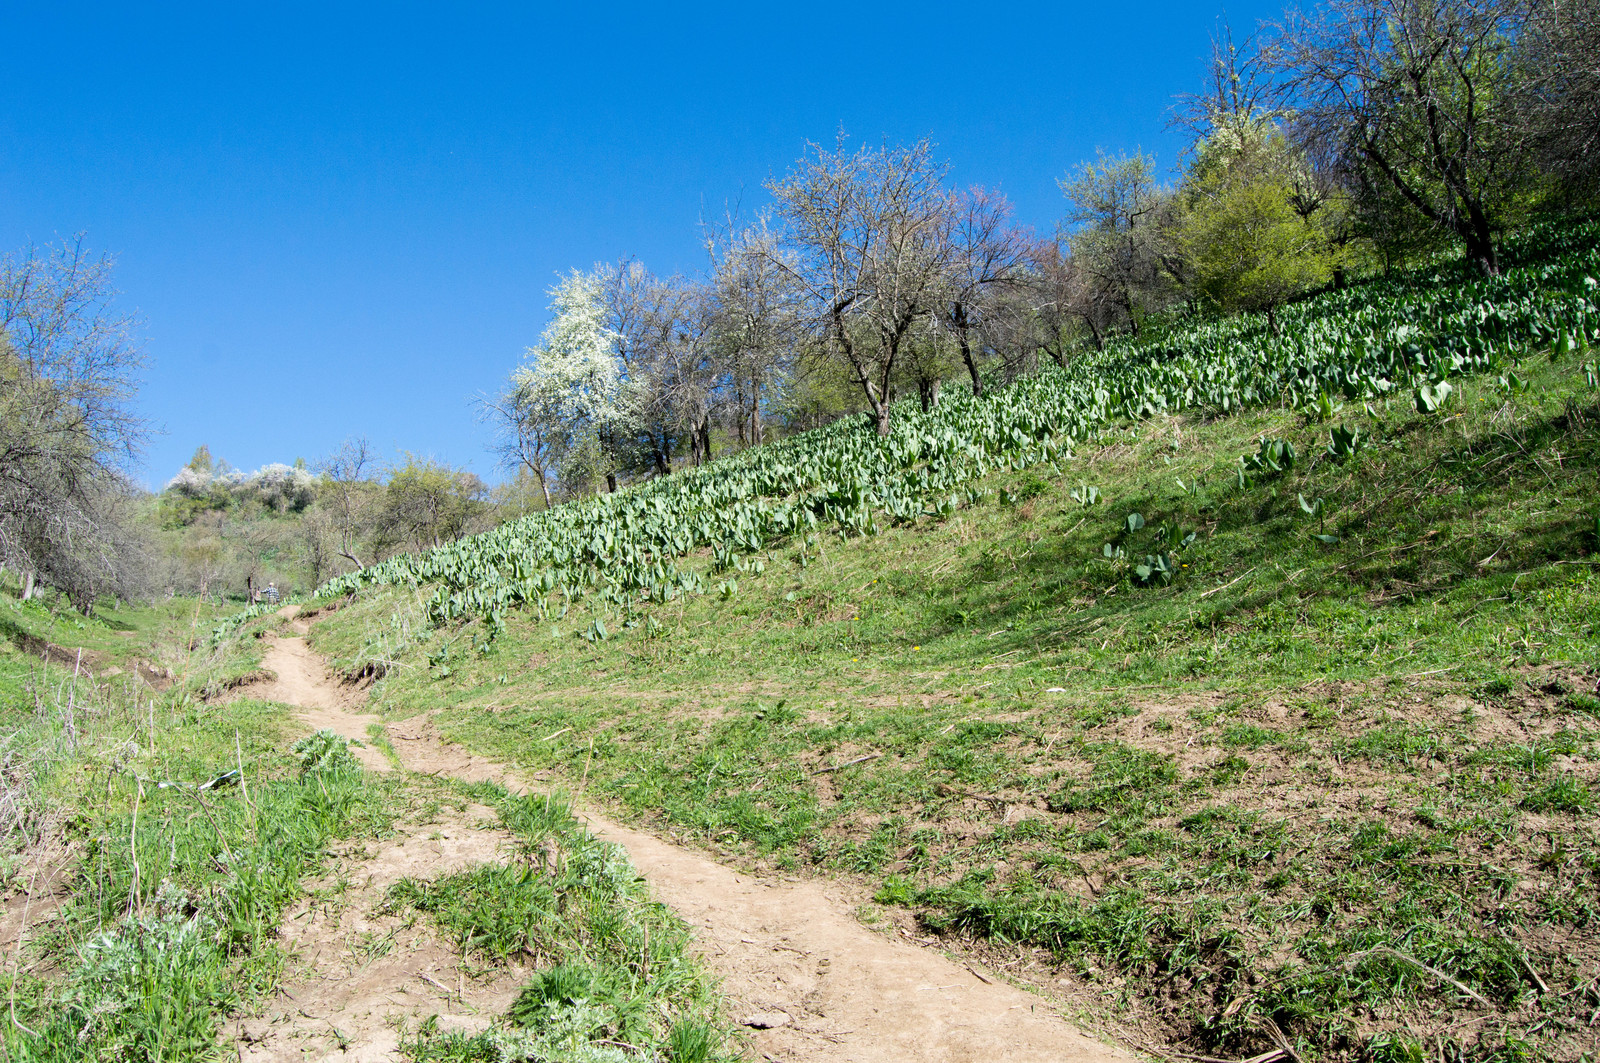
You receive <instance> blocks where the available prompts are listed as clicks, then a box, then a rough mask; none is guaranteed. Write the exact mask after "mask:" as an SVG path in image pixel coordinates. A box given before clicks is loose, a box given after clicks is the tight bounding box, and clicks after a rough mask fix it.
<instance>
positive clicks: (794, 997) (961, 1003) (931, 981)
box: [241, 622, 1134, 1063]
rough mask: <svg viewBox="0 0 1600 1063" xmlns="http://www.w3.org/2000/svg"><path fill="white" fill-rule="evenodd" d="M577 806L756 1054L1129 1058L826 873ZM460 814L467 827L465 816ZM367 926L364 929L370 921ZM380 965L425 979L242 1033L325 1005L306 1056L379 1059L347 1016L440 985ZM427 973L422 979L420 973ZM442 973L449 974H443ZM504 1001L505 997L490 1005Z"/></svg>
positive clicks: (348, 726) (498, 988) (469, 762)
mask: <svg viewBox="0 0 1600 1063" xmlns="http://www.w3.org/2000/svg"><path fill="white" fill-rule="evenodd" d="M295 627H296V630H299V631H301V632H302V633H303V632H304V631H305V630H306V627H305V625H304V624H301V623H299V622H295ZM263 663H264V665H265V667H266V668H268V669H270V670H272V671H273V672H275V673H277V677H278V678H277V680H276V681H275V682H273V683H271V684H265V685H263V687H258V688H256V690H255V691H253V693H255V695H256V696H260V697H268V698H272V699H274V700H280V701H284V702H287V703H289V704H293V705H297V706H299V707H300V710H301V712H300V716H301V718H302V719H303V720H304V721H305V722H306V724H307V725H308V726H311V727H318V728H322V727H325V728H328V729H329V730H332V731H335V732H336V733H338V734H341V735H344V736H346V737H348V738H354V739H357V740H360V741H362V742H368V741H369V740H370V739H369V735H368V730H367V728H368V727H369V725H371V724H372V723H375V722H377V718H376V717H374V716H370V715H365V714H362V713H361V712H359V711H358V707H357V706H356V705H354V704H352V703H351V702H352V699H350V698H349V697H348V695H347V694H346V692H345V691H344V690H342V689H341V688H340V686H339V685H338V684H337V683H336V682H335V681H333V680H332V679H331V678H329V677H328V675H327V673H326V670H325V667H324V665H323V663H322V661H321V660H320V659H319V658H318V657H317V656H316V654H314V653H313V652H311V650H310V649H309V648H308V647H307V646H306V644H305V641H304V640H303V639H301V638H298V637H295V638H281V639H278V640H276V642H275V643H274V645H273V646H272V647H271V648H270V649H269V650H268V653H267V656H266V659H265V661H264V662H263ZM387 733H388V736H389V738H390V740H391V742H392V743H393V745H394V746H395V749H396V751H397V752H398V754H399V757H400V760H401V763H402V764H404V766H405V767H406V768H407V769H408V770H410V771H418V772H428V773H432V774H445V775H452V776H457V777H460V778H463V779H468V780H478V779H493V780H495V781H498V782H502V783H504V784H505V785H506V786H508V787H509V788H511V789H513V790H517V791H523V790H525V789H526V787H525V786H524V785H523V784H522V782H521V781H520V780H518V779H516V778H514V777H513V776H511V775H510V774H508V773H507V772H505V771H504V770H503V769H502V768H501V767H500V766H499V765H497V764H496V763H494V762H492V761H489V760H486V759H484V758H481V757H477V756H474V755H472V754H470V753H467V752H466V751H465V750H463V749H461V748H460V747H457V746H453V745H450V744H448V743H445V742H444V741H442V740H441V739H440V737H439V733H438V730H437V728H436V727H435V726H434V723H433V720H432V718H431V717H428V716H424V717H417V718H414V719H412V720H408V721H405V722H404V723H398V724H391V725H390V726H389V727H388V729H387ZM358 752H361V753H363V754H370V757H369V756H366V755H364V756H363V761H364V762H365V763H366V764H367V765H368V766H369V767H372V768H373V769H374V770H378V771H383V770H388V768H389V767H390V765H389V764H388V763H387V761H386V760H385V759H384V758H383V757H382V756H381V755H379V754H378V751H377V750H375V749H371V748H370V747H368V748H364V749H359V750H358ZM584 818H585V819H586V821H587V823H588V825H589V828H590V830H592V831H593V832H594V833H595V834H596V835H598V836H600V837H602V838H605V839H607V840H609V841H612V842H615V843H617V844H619V845H621V846H622V847H623V848H625V849H626V850H627V852H628V855H629V857H630V858H631V859H632V861H633V863H634V866H636V867H637V868H638V869H639V871H640V873H641V874H643V875H644V877H645V878H646V879H647V880H648V881H649V882H650V885H651V888H652V890H653V892H654V893H655V895H656V897H657V899H659V900H660V901H662V902H663V903H665V904H667V905H669V906H671V907H672V908H673V909H674V910H676V911H677V912H678V913H679V915H680V916H681V917H682V918H683V919H684V920H685V921H687V922H688V923H689V924H690V925H691V926H692V927H694V928H695V930H696V941H697V945H698V948H699V950H700V952H701V953H702V955H703V956H704V957H705V959H706V961H707V962H708V963H709V964H710V965H711V967H712V968H713V969H714V970H715V972H716V973H717V974H718V975H719V976H720V977H721V979H722V984H723V990H724V992H725V993H726V994H727V995H728V997H729V999H730V1001H731V1004H732V1007H733V1008H734V1009H735V1016H736V1017H739V1018H743V1017H745V1016H756V1015H760V1016H762V1017H763V1018H764V1021H765V1022H767V1023H770V1024H771V1028H769V1029H759V1030H755V1031H754V1032H753V1037H752V1040H753V1047H754V1049H755V1051H756V1053H758V1054H759V1056H760V1057H762V1058H765V1059H768V1060H777V1061H784V1063H787V1061H790V1060H806V1061H812V1060H818V1061H845V1060H851V1061H854V1060H872V1061H874V1063H877V1061H882V1063H899V1061H905V1063H911V1061H918V1063H923V1061H929V1063H958V1061H959V1063H966V1061H978V1060H982V1061H1001V1060H1015V1061H1018V1063H1023V1061H1039V1063H1044V1061H1051V1063H1067V1061H1071V1063H1078V1061H1082V1063H1089V1061H1096V1063H1099V1061H1104V1063H1112V1061H1116V1063H1126V1061H1131V1060H1132V1059H1133V1058H1134V1057H1133V1056H1131V1055H1130V1054H1128V1053H1127V1052H1125V1051H1123V1050H1121V1049H1117V1048H1112V1047H1109V1046H1107V1045H1104V1044H1102V1043H1100V1042H1098V1041H1095V1040H1093V1039H1092V1038H1090V1037H1088V1036H1086V1035H1085V1034H1083V1033H1082V1032H1080V1031H1079V1030H1077V1029H1075V1028H1074V1027H1072V1026H1070V1025H1068V1024H1067V1023H1066V1022H1065V1021H1063V1020H1062V1019H1061V1018H1060V1017H1058V1016H1057V1015H1056V1014H1055V1013H1054V1012H1052V1010H1051V1009H1050V1006H1049V1004H1048V1003H1047V1002H1045V1001H1043V1000H1041V999H1040V998H1039V997H1036V996H1034V995H1032V994H1029V993H1026V992H1024V991H1022V990H1020V989H1016V988H1013V987H1012V986H1010V985H1007V984H1005V983H1002V982H999V981H998V979H994V978H992V977H989V976H984V977H980V976H979V975H978V974H977V973H975V972H974V970H972V969H971V968H968V967H965V966H962V965H958V964H956V963H953V962H951V961H950V960H948V959H946V958H945V957H943V956H941V955H939V954H937V953H935V952H933V951H930V950H928V949H923V948H920V947H918V946H916V945H913V944H910V943H909V942H906V941H903V940H900V939H898V938H895V937H893V936H890V935H889V934H887V933H883V932H879V931H874V930H870V929H868V928H867V927H865V926H863V925H862V924H861V923H860V922H859V921H858V920H857V919H856V918H855V916H854V914H853V912H852V906H851V904H850V903H849V901H847V900H846V899H844V898H843V897H842V896H841V895H840V893H839V891H838V890H837V889H836V888H834V887H833V886H832V885H831V884H829V883H827V882H818V881H810V880H797V881H791V880H785V879H777V878H755V877H752V876H750V875H747V874H745V873H743V872H739V871H735V870H733V869H732V868H729V867H726V866H723V865H721V864H718V863H716V862H715V861H712V860H710V859H708V858H706V857H705V856H704V855H701V854H699V853H695V852H691V851H688V850H685V849H681V848H678V847H677V846H674V845H670V844H668V843H666V842H663V841H661V840H660V839H658V838H655V837H653V836H651V835H649V834H645V833H642V832H639V831H635V830H631V829H629V828H627V827H624V826H622V825H620V824H617V823H613V822H611V821H609V820H607V819H605V818H604V817H601V816H596V815H593V814H588V815H586V816H585V817H584ZM456 826H457V828H458V829H461V828H467V829H468V830H469V832H472V831H473V828H470V825H467V824H457V825H456ZM476 830H477V831H481V833H483V834H484V835H492V834H494V833H495V832H493V831H483V830H482V828H477V829H476ZM411 844H412V841H411V840H410V839H402V842H401V843H396V847H397V848H403V847H404V846H405V845H411ZM497 844H498V842H494V843H492V844H489V845H488V851H487V852H484V851H483V850H484V845H485V842H483V841H482V840H476V841H472V842H470V843H468V842H466V841H462V842H461V843H460V844H459V845H458V846H457V848H456V849H455V850H454V851H453V853H452V856H453V858H446V856H445V853H444V852H443V850H441V851H440V853H439V858H438V861H437V863H430V862H429V860H428V859H426V858H424V859H421V860H418V861H415V862H413V863H411V864H409V865H408V869H407V870H404V871H401V872H399V874H395V876H394V877H395V878H398V877H400V874H410V875H413V876H415V877H432V875H433V874H437V873H439V872H440V871H447V870H451V869H453V867H455V866H459V864H458V863H456V862H455V861H456V860H458V859H471V858H472V857H470V856H469V854H470V853H482V855H479V856H477V857H475V858H476V859H489V858H491V857H492V855H493V851H494V848H495V845H497ZM407 855H408V857H416V856H418V855H419V850H418V849H417V848H415V847H413V848H411V849H410V850H408V854H407ZM384 859H385V858H384V857H383V855H382V854H379V855H378V857H377V860H378V863H379V864H382V865H383V866H385V867H387V866H389V865H388V864H387V863H384ZM390 862H391V863H392V858H391V859H390ZM365 866H366V867H375V866H377V865H374V864H372V863H369V864H367V865H365ZM385 874H387V872H379V871H377V870H373V871H371V873H370V876H369V877H370V878H371V880H372V881H373V882H377V881H379V880H381V879H382V878H383V877H384V876H385ZM389 881H393V879H389ZM385 885H387V883H385ZM346 907H347V909H348V910H347V911H346V912H345V914H344V915H340V916H337V918H338V919H340V920H341V922H340V924H339V926H338V928H337V930H338V931H339V932H343V931H345V930H348V929H349V927H350V926H354V925H355V924H356V923H358V922H359V921H360V920H361V919H362V918H365V917H364V916H363V915H362V914H361V913H360V912H355V914H351V912H352V911H353V910H354V908H355V907H356V906H346ZM328 918H335V917H333V916H329V917H328ZM291 922H292V921H291ZM346 924H349V926H347V925H346ZM356 932H357V933H360V932H361V931H359V930H357V931H356ZM367 932H368V933H370V932H371V928H368V929H367ZM347 936H348V935H347ZM425 952H426V950H425V949H424V948H423V947H422V946H421V945H419V946H418V948H417V949H416V950H415V951H413V952H412V953H411V954H409V955H410V956H411V957H412V958H414V959H415V960H417V961H419V962H442V961H441V960H439V959H438V958H437V957H434V958H433V959H432V960H429V959H428V956H431V954H426V955H425ZM385 958H387V957H385ZM405 958H406V957H400V959H405ZM341 962H347V961H343V960H341ZM413 966H414V965H413ZM391 977H393V978H411V979H412V983H413V984H411V985H408V986H406V988H405V989H404V990H402V992H406V993H410V992H413V991H415V989H416V984H415V983H417V982H420V981H421V979H420V978H417V977H416V976H415V974H414V973H413V972H412V970H411V968H410V967H408V966H407V965H406V964H405V963H400V964H399V965H398V966H397V967H396V968H395V969H393V970H391V969H390V967H386V966H382V965H379V964H374V965H371V966H369V967H368V968H366V970H365V973H364V974H363V976H362V977H361V978H360V979H354V980H352V979H350V978H348V977H347V978H345V979H344V980H343V981H342V982H339V983H338V985H339V986H340V987H341V988H340V989H339V991H337V992H335V993H334V994H332V996H329V995H328V994H324V996H323V997H321V998H318V1001H317V1003H318V1006H319V1007H320V1008H321V1009H322V1010H321V1011H319V1010H318V1008H316V1007H306V1006H304V1004H303V1003H302V1006H301V1007H299V1008H298V1011H299V1015H297V1016H292V1017H291V1016H289V1015H287V1014H285V1015H284V1017H283V1018H282V1020H281V1022H280V1024H279V1025H280V1026H281V1029H279V1030H277V1031H276V1034H274V1033H273V1031H272V1029H271V1028H270V1027H269V1028H268V1030H267V1031H265V1032H264V1031H262V1030H247V1031H246V1033H247V1034H261V1035H263V1038H264V1040H262V1043H263V1044H266V1043H276V1044H278V1045H280V1046H284V1047H287V1046H288V1045H290V1044H291V1043H293V1042H294V1041H295V1039H296V1036H295V1035H296V1031H299V1030H300V1029H301V1028H302V1027H303V1026H304V1024H305V1023H306V1022H307V1021H310V1022H311V1023H312V1024H313V1025H315V1024H317V1023H324V1024H326V1023H328V1022H329V1020H330V1017H329V1016H328V1015H326V1014H324V1012H326V1011H327V1010H328V1009H329V1008H335V1007H336V1008H337V1013H336V1014H335V1015H333V1016H332V1017H333V1018H341V1017H342V1018H343V1019H344V1021H345V1022H346V1024H347V1026H348V1027H349V1028H348V1029H346V1028H344V1027H341V1028H340V1033H341V1035H342V1037H343V1039H344V1042H343V1043H344V1045H345V1046H347V1047H344V1048H342V1049H341V1048H336V1049H335V1051H333V1052H331V1053H329V1054H327V1055H324V1056H320V1057H318V1056H306V1057H305V1058H326V1059H349V1060H354V1059H361V1060H376V1059H384V1058H389V1054H390V1053H392V1051H393V1046H394V1044H395V1041H394V1038H393V1037H392V1036H388V1037H381V1036H379V1032H382V1033H390V1034H392V1031H391V1030H390V1029H389V1027H387V1026H382V1025H379V1026H378V1031H373V1030H372V1026H373V1024H372V1023H370V1022H368V1023H364V1024H360V1023H357V1022H356V1020H355V1017H356V1016H357V1015H358V1014H366V1015H368V1016H380V1013H395V1012H398V1013H399V1014H402V1015H404V1014H412V1015H417V1016H419V1017H421V1016H426V1015H427V1014H431V1013H432V1011H438V1010H441V1009H440V1008H439V1006H438V1003H439V1001H438V999H437V997H435V998H434V1000H433V1002H432V1003H429V1004H428V1007H429V1008H431V1010H421V1011H418V1010H416V1008H415V1007H414V1006H413V1005H414V1004H423V1003H427V1002H425V1001H421V1000H417V1001H413V1000H411V999H410V998H407V999H405V1000H401V999H400V998H399V997H397V995H396V993H395V991H394V984H392V983H386V982H385V979H388V978H391ZM434 977H435V976H429V980H433V979H434ZM438 981H440V982H445V983H448V980H447V979H439V980H438ZM504 981H505V982H506V983H507V984H505V985H499V984H491V985H485V986H482V987H477V988H474V989H472V990H467V989H465V988H463V987H464V984H465V983H464V982H461V981H460V980H459V979H458V984H457V987H456V988H457V989H458V993H457V997H458V999H457V1001H456V1003H457V1005H458V1010H459V1011H460V1012H462V1013H463V1014H466V1013H468V1012H469V1011H475V1012H478V1013H479V1014H480V1015H482V1016H487V1015H490V1014H493V1013H494V1010H495V1009H496V1004H495V1001H496V1000H497V999H498V998H499V997H500V996H502V995H503V996H505V999H506V1002H509V999H510V992H509V984H510V983H512V982H514V981H515V979H510V978H508V979H505V980H504ZM308 984H324V985H326V984H331V980H330V979H329V978H328V977H327V976H326V975H318V976H317V977H316V978H315V979H310V980H302V981H300V982H297V983H293V984H291V985H290V986H288V987H287V992H288V993H289V994H294V993H296V991H297V987H298V989H299V990H302V991H303V990H305V988H306V986H307V985H308ZM424 984H425V983H424ZM436 984H437V982H436ZM447 988H448V986H447ZM291 999H298V998H297V997H292V998H291ZM445 1003H449V1001H445ZM503 1007H504V1004H500V1005H499V1008H501V1009H503ZM386 1009H387V1012H386ZM307 1013H309V1014H307ZM301 1016H305V1017H304V1018H301ZM380 1017H381V1016H380ZM478 1022H479V1019H478V1018H476V1017H473V1018H472V1019H471V1022H470V1023H469V1025H470V1024H474V1023H478ZM324 1029H326V1027H325V1026H324ZM352 1031H354V1032H352ZM362 1031H367V1033H368V1034H369V1035H370V1036H368V1039H367V1040H366V1041H365V1042H363V1043H357V1040H356V1039H357V1038H358V1037H359V1036H360V1035H361V1033H362ZM306 1032H312V1031H306ZM241 1047H242V1048H244V1047H246V1046H241ZM256 1047H258V1048H259V1047H260V1046H259V1045H258V1046H256ZM373 1052H377V1053H378V1054H372V1053H373ZM291 1058H293V1059H299V1058H302V1056H301V1055H292V1056H291V1055H286V1054H282V1053H280V1052H277V1051H266V1052H262V1051H252V1052H249V1053H246V1054H244V1059H245V1060H248V1061H266V1060H278V1059H284V1060H287V1059H291Z"/></svg>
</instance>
